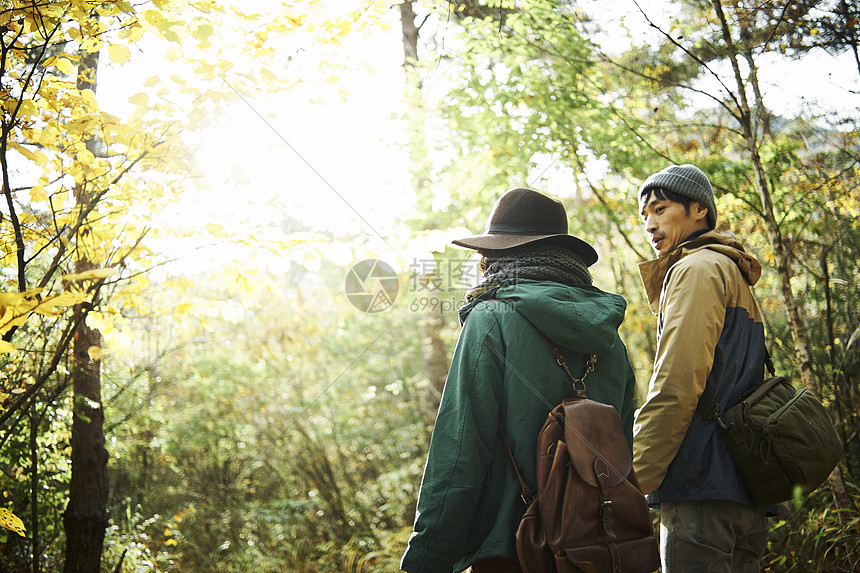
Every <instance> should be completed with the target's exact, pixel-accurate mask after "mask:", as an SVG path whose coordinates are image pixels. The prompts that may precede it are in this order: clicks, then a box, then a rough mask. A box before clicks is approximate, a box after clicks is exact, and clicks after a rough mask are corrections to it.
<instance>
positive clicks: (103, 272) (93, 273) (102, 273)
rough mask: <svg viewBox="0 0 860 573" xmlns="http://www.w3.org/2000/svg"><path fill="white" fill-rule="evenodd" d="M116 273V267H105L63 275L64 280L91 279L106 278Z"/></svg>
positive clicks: (65, 281)
mask: <svg viewBox="0 0 860 573" xmlns="http://www.w3.org/2000/svg"><path fill="white" fill-rule="evenodd" d="M115 274H116V269H115V268H112V267H107V268H103V269H90V270H88V271H83V272H80V273H71V274H68V275H63V282H64V283H67V282H77V281H90V280H93V279H106V278H108V277H111V276H113V275H115Z"/></svg>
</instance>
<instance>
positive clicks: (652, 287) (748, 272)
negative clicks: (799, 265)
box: [639, 223, 761, 314]
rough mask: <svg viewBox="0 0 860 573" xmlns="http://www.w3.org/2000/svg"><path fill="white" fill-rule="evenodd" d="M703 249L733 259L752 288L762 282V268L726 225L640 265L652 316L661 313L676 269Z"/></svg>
mask: <svg viewBox="0 0 860 573" xmlns="http://www.w3.org/2000/svg"><path fill="white" fill-rule="evenodd" d="M703 249H710V250H712V251H716V252H718V253H722V254H724V255H726V256H727V257H729V258H730V259H732V260H733V261H734V262H735V264H736V265H737V266H738V269H740V271H741V274H742V275H743V276H744V278H745V279H746V281H747V282H748V283H749V284H750V286H752V285H754V284H756V283H757V282H758V280H759V278H761V264H760V263H759V262H758V260H756V258H755V257H753V256H752V255H751V254H749V253H747V252H746V250H745V249H744V247H743V245H741V244H740V242H739V241H738V239H737V237H735V235H734V233H732V232H731V230H729V226H728V224H726V223H723V224H721V225H720V226H719V227H717V229H715V230H712V231H708V232H706V233H704V234H701V235H693V238H692V239H688V240H687V241H685V242H683V243H681V244H680V245H678V247H677V248H676V249H675V250H673V251H672V252H670V253H668V254H667V255H666V256H665V257H660V258H658V259H654V260H651V261H645V262H643V263H639V275H640V276H641V277H642V284H643V285H644V286H645V294H646V295H647V296H648V305H649V306H650V307H651V312H653V313H654V314H657V312H658V311H659V309H660V292H661V291H662V290H663V282H664V280H665V279H666V275H667V274H668V273H669V270H670V269H671V268H672V266H673V265H674V264H675V263H677V262H678V261H680V260H681V259H683V258H684V257H686V256H688V255H690V254H692V253H695V252H697V251H701V250H703Z"/></svg>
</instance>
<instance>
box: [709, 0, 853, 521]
mask: <svg viewBox="0 0 860 573" xmlns="http://www.w3.org/2000/svg"><path fill="white" fill-rule="evenodd" d="M786 1H788V0H786ZM712 4H713V6H714V10H715V11H716V13H717V17H718V18H719V21H720V26H721V29H722V34H723V41H724V42H725V44H726V50H727V53H728V56H729V60H730V61H731V64H732V69H733V71H734V75H735V82H736V84H737V95H738V106H739V110H738V111H739V118H740V122H741V128H742V130H743V135H744V141H745V142H746V146H747V152H748V153H749V155H750V159H751V160H752V165H753V170H754V171H755V183H756V188H757V190H758V192H759V195H760V196H761V204H762V213H763V214H764V224H765V228H766V229H767V237H768V242H769V243H770V246H771V249H773V255H774V260H775V261H776V272H777V275H778V278H779V285H780V290H781V291H782V299H783V301H784V302H785V309H786V314H787V316H788V324H789V327H790V329H791V336H792V339H793V340H794V354H795V357H796V358H797V362H798V365H799V366H800V380H801V383H802V384H803V385H804V386H805V387H806V388H808V389H809V390H810V391H812V392H817V388H816V385H815V377H814V375H813V371H812V359H811V357H810V354H809V347H808V346H807V344H806V338H805V337H804V335H803V333H804V331H805V330H806V327H805V325H804V324H803V320H802V318H801V313H800V308H799V307H800V305H799V304H798V302H797V299H796V298H795V296H794V292H793V291H792V289H791V277H792V271H791V259H790V257H789V254H788V253H786V251H785V245H784V243H783V239H782V233H781V232H780V229H779V225H778V224H777V222H776V216H775V214H774V208H773V199H772V197H771V192H770V191H771V190H770V184H769V182H768V179H767V174H766V172H765V168H764V165H763V164H762V161H761V156H760V154H759V149H758V133H757V130H756V128H755V126H754V125H753V120H752V112H751V109H750V105H749V102H748V100H747V95H746V87H747V86H746V82H744V79H743V76H742V75H741V68H740V65H739V64H738V50H737V46H736V45H735V43H734V40H733V39H732V35H731V31H730V29H729V24H728V21H727V20H726V15H725V12H724V11H723V5H722V2H721V0H712ZM739 20H740V21H742V20H743V19H739ZM741 25H743V24H741ZM741 36H742V37H743V34H741ZM745 53H746V54H747V56H746V60H747V64H748V66H749V68H750V72H749V79H750V80H749V81H750V82H752V84H753V85H752V89H753V93H755V94H756V97H760V94H761V90H760V89H759V86H758V76H757V74H756V73H755V71H756V66H755V62H754V61H753V58H752V55H751V52H750V51H749V50H748V49H746V47H745ZM756 109H757V111H758V112H759V113H760V114H766V113H767V112H766V110H765V108H764V103H763V102H761V101H760V100H759V101H757V102H756ZM828 481H829V482H830V486H831V490H832V492H833V496H834V500H835V502H836V506H837V507H846V505H845V502H846V500H847V496H846V494H845V484H844V482H843V479H842V473H841V471H840V470H839V467H838V466H837V467H836V469H835V470H834V471H833V473H832V474H830V478H829V480H828Z"/></svg>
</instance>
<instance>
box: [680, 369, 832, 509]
mask: <svg viewBox="0 0 860 573" xmlns="http://www.w3.org/2000/svg"><path fill="white" fill-rule="evenodd" d="M767 367H768V370H769V371H770V374H771V376H772V377H771V378H769V379H767V380H765V381H764V383H762V384H761V385H760V386H758V387H757V388H754V389H753V390H751V391H749V392H747V393H746V394H744V395H743V396H741V397H740V399H739V401H738V403H737V404H735V405H734V406H731V407H730V408H728V409H727V410H726V411H725V412H722V413H721V412H720V408H719V406H718V405H717V404H716V402H714V395H713V394H714V393H713V390H712V389H711V388H709V387H706V388H705V392H704V393H703V394H702V397H701V398H700V400H699V405H698V408H697V411H698V412H699V414H701V415H702V417H704V418H705V419H706V420H714V421H716V423H717V424H719V427H720V433H721V434H722V436H723V440H724V441H725V443H726V446H727V447H728V449H729V452H730V453H731V456H732V459H733V460H734V462H735V464H736V465H737V466H738V469H739V470H740V473H741V476H742V477H743V481H744V484H745V485H746V486H747V489H748V490H749V493H750V495H751V497H752V500H753V502H754V503H755V504H756V505H757V506H759V507H764V506H768V505H773V504H776V503H780V502H783V501H787V500H789V499H791V498H792V497H794V495H795V490H796V489H797V488H800V491H801V492H802V493H803V494H808V493H810V492H812V491H814V490H815V489H817V488H818V487H819V486H820V485H821V484H822V483H824V481H825V480H826V479H827V478H828V476H829V475H830V472H832V471H833V468H834V467H836V464H837V463H839V459H840V458H841V457H842V442H841V440H840V439H839V436H838V435H837V433H836V430H835V429H834V428H833V423H832V422H831V421H830V417H829V416H828V415H827V410H825V409H824V406H823V405H822V404H821V402H820V401H819V400H818V398H816V397H815V395H814V394H813V393H812V392H810V391H809V390H807V389H806V388H801V389H800V390H796V389H795V388H794V386H792V385H791V383H790V382H789V381H788V380H787V379H786V378H785V377H783V376H775V375H774V368H773V362H772V361H771V359H770V356H768V358H767Z"/></svg>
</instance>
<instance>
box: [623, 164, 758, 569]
mask: <svg viewBox="0 0 860 573" xmlns="http://www.w3.org/2000/svg"><path fill="white" fill-rule="evenodd" d="M638 199H639V213H640V215H641V216H642V220H643V223H644V226H645V232H646V233H647V234H648V238H649V239H650V242H651V246H652V247H653V248H654V250H655V252H656V253H657V258H656V259H654V260H652V261H647V262H644V263H641V264H640V265H639V272H640V274H641V276H642V281H643V283H644V286H645V292H646V293H647V295H648V301H649V304H650V306H651V310H652V312H654V314H656V315H657V351H656V355H655V358H654V372H653V375H652V377H651V380H650V382H649V386H648V395H647V398H646V401H645V403H644V404H643V405H642V407H641V408H640V409H639V411H638V412H637V413H636V419H635V422H634V426H633V435H634V438H633V466H634V469H635V470H636V475H637V477H638V478H639V481H640V483H641V485H642V490H643V491H644V492H645V493H646V494H647V498H648V502H649V503H650V504H651V506H652V507H659V508H660V509H661V524H660V558H661V561H662V564H663V573H678V572H680V571H732V572H741V571H743V572H749V571H760V565H759V562H760V559H761V556H762V555H763V554H764V551H765V546H766V542H767V514H768V513H771V512H774V508H761V507H756V506H755V505H754V504H753V502H752V500H751V498H750V495H749V493H748V492H747V489H746V487H745V486H744V484H743V481H742V479H741V476H740V473H739V472H738V469H737V467H736V466H735V464H734V462H733V461H732V459H731V456H730V454H729V451H728V449H727V448H726V445H725V444H724V443H723V441H722V437H721V435H720V433H719V431H718V427H717V423H716V422H714V421H712V420H706V419H705V418H703V417H702V416H701V415H700V414H699V413H698V412H697V411H696V407H697V405H698V401H699V397H700V396H701V395H702V394H703V392H704V391H705V388H706V387H707V388H708V391H709V393H710V394H713V395H714V400H715V401H716V402H717V404H719V405H720V407H721V408H722V409H725V407H726V406H728V405H730V404H734V403H735V402H737V400H738V397H739V396H740V395H741V394H743V393H744V392H746V391H747V390H750V389H752V388H754V387H756V386H758V385H759V384H760V383H761V382H762V380H763V376H764V372H765V356H766V351H765V342H764V326H763V324H762V320H761V312H760V310H759V307H758V304H757V303H756V301H755V299H754V298H753V294H752V290H751V287H752V286H753V285H754V284H755V283H756V282H757V281H758V279H759V277H760V276H761V265H760V264H759V262H758V261H757V260H756V259H755V258H754V257H752V256H751V255H750V254H749V253H747V252H746V251H745V250H744V248H743V246H742V245H741V244H740V243H739V242H738V240H737V238H736V237H735V235H734V234H732V232H731V231H729V230H728V229H727V228H726V227H725V226H721V227H720V228H719V229H717V228H716V222H717V209H716V204H715V201H714V190H713V188H712V187H711V183H710V181H709V180H708V177H707V175H705V174H704V173H703V172H702V171H701V170H700V169H699V168H698V167H695V166H694V165H689V164H686V165H671V166H669V167H667V168H666V169H663V170H662V171H660V172H658V173H655V174H653V175H651V176H650V177H648V178H647V179H646V180H645V182H644V183H643V184H642V186H641V187H640V188H639V197H638Z"/></svg>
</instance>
